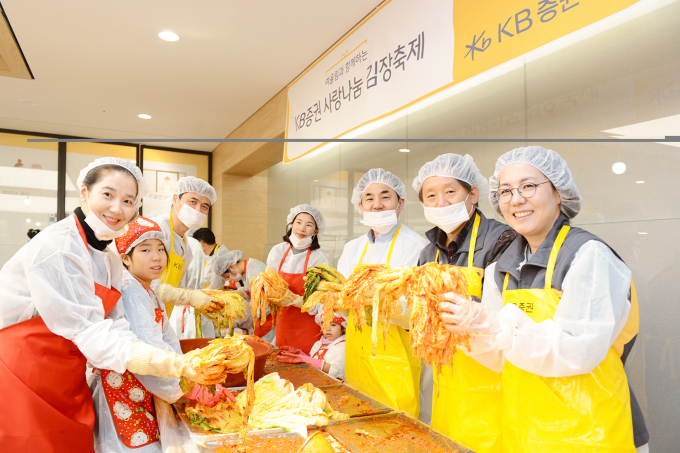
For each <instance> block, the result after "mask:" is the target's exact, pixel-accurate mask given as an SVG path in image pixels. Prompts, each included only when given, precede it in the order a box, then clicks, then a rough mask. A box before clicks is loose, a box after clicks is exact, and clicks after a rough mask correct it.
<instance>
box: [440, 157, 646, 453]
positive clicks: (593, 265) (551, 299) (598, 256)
mask: <svg viewBox="0 0 680 453" xmlns="http://www.w3.org/2000/svg"><path fill="white" fill-rule="evenodd" d="M489 183H490V186H491V193H490V197H489V198H490V200H491V202H492V204H493V205H494V207H495V208H496V210H497V211H498V212H499V213H500V214H501V215H502V216H503V218H504V219H505V220H506V221H507V222H508V224H509V225H510V226H511V227H513V229H514V230H515V231H517V233H518V236H517V238H516V239H515V240H514V241H513V242H512V243H511V244H510V246H509V247H508V248H507V249H506V251H505V252H504V253H503V256H501V258H500V259H499V260H498V261H497V262H495V263H493V264H491V265H490V266H489V267H487V269H486V271H485V273H486V278H485V279H484V288H483V295H482V303H481V304H478V303H475V302H473V301H471V300H470V299H467V298H463V297H459V296H456V295H454V294H452V293H448V294H444V295H441V296H440V298H441V300H442V301H443V302H442V303H441V304H440V309H441V314H440V317H441V319H442V322H443V323H444V324H445V325H446V326H447V327H448V328H449V329H450V330H452V331H454V332H457V333H468V334H473V335H472V337H471V339H470V346H471V351H470V355H471V356H472V357H474V358H475V359H476V360H477V361H478V362H480V363H482V364H484V365H486V366H487V367H489V368H490V369H493V370H495V371H501V370H502V372H503V377H502V382H503V451H509V452H526V451H568V450H569V451H571V450H574V451H579V452H598V453H599V452H623V451H626V452H635V451H636V447H637V448H638V451H648V448H647V446H646V444H647V442H648V440H649V435H648V433H647V430H646V427H645V423H644V419H643V418H642V413H641V411H640V408H639V406H638V404H637V401H636V400H635V396H634V395H633V393H632V392H631V390H630V387H629V385H628V381H627V378H626V373H625V371H624V364H625V361H626V358H627V356H628V354H629V353H630V350H631V348H632V346H633V342H634V341H635V338H636V336H637V332H638V326H639V314H638V304H637V295H636V293H635V286H634V285H633V284H632V279H631V271H630V269H628V267H627V266H626V264H625V263H624V262H623V260H621V258H620V257H619V256H618V255H617V254H616V252H614V251H613V250H612V249H611V248H610V247H609V246H608V245H607V244H606V243H605V242H604V241H603V240H602V239H600V238H598V237H597V236H595V235H593V234H591V233H589V232H587V231H585V230H582V229H580V228H577V227H573V226H571V225H570V223H571V222H570V220H571V219H572V218H574V217H575V216H576V215H577V214H578V212H579V211H580V209H581V195H580V194H579V191H578V189H577V187H576V183H575V181H574V179H573V177H572V174H571V171H570V170H569V167H568V166H567V163H566V162H565V161H564V159H562V158H561V157H560V155H559V154H557V153H556V152H555V151H552V150H549V149H546V148H543V147H540V146H529V147H526V148H517V149H514V150H512V151H510V152H508V153H506V154H504V155H502V156H501V157H500V158H499V159H498V161H497V162H496V170H495V172H494V175H493V176H492V177H491V178H490V180H489Z"/></svg>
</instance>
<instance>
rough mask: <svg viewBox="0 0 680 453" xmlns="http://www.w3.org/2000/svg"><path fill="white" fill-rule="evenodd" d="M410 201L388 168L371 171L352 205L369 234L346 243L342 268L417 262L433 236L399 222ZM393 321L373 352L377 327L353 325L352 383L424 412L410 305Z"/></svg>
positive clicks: (348, 357) (347, 271) (348, 355)
mask: <svg viewBox="0 0 680 453" xmlns="http://www.w3.org/2000/svg"><path fill="white" fill-rule="evenodd" d="M405 203H406V186H405V185H404V183H403V182H401V180H400V179H399V178H398V177H397V176H395V175H394V174H392V173H390V172H389V171H386V170H383V169H382V168H374V169H371V170H369V171H368V172H366V174H364V175H363V176H362V177H361V179H360V180H359V183H358V184H357V186H356V187H355V188H354V191H353V193H352V204H353V205H354V206H355V207H356V209H357V210H358V211H359V212H361V214H362V215H363V220H364V225H366V226H368V227H370V228H371V229H370V230H369V232H368V234H366V235H364V236H361V237H359V238H357V239H354V240H352V241H349V242H348V243H347V244H345V248H344V250H343V252H342V255H341V256H340V260H339V261H338V270H339V271H340V272H341V273H342V274H343V275H344V276H345V277H349V276H350V275H351V274H352V272H354V269H355V268H356V267H357V266H359V265H361V264H387V265H389V266H416V265H417V264H418V257H419V256H420V252H421V250H422V249H423V247H425V246H426V245H427V240H426V239H424V238H423V237H422V236H420V235H419V234H418V233H416V232H414V231H413V230H411V229H410V228H408V227H407V226H406V225H403V224H402V223H401V222H400V221H399V217H400V216H401V214H402V212H403V210H404V205H405ZM402 305H403V307H402V310H401V313H399V314H398V315H397V317H395V318H393V319H392V322H391V325H390V328H389V332H388V336H387V340H386V344H385V348H384V349H383V345H382V344H379V345H378V350H379V353H378V354H377V355H376V356H373V355H372V353H371V350H372V346H371V345H372V340H371V329H363V331H362V332H359V331H357V330H355V328H354V325H353V321H354V320H353V319H350V325H348V328H347V346H346V349H345V373H346V376H347V382H349V383H350V384H352V385H353V386H355V387H356V388H357V389H359V390H361V391H362V392H364V393H366V394H368V395H370V396H372V397H373V398H376V399H378V400H380V401H382V402H384V403H386V404H389V405H390V406H392V407H394V408H395V409H399V410H404V411H406V412H408V413H410V414H411V415H413V416H418V412H419V399H418V382H419V379H420V363H419V362H418V361H417V360H415V359H414V358H413V355H412V354H411V348H410V345H409V339H408V332H406V330H405V329H408V325H409V318H410V309H406V308H405V304H402Z"/></svg>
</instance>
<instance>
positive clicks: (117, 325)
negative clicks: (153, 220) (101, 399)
mask: <svg viewBox="0 0 680 453" xmlns="http://www.w3.org/2000/svg"><path fill="white" fill-rule="evenodd" d="M77 186H78V187H79V188H80V195H81V199H82V205H81V207H79V208H76V209H75V212H74V215H72V216H69V217H67V218H65V219H63V220H61V221H59V222H57V223H56V224H54V225H51V226H49V227H47V228H45V229H44V230H43V231H42V232H41V233H40V234H39V235H38V236H36V237H35V238H33V239H32V240H31V241H30V242H29V243H28V244H26V245H25V246H24V247H22V248H21V249H20V250H19V251H18V252H17V253H16V254H15V255H14V256H13V257H12V258H11V259H10V260H9V261H8V262H7V263H6V264H5V265H4V266H3V268H2V270H1V271H0V385H1V386H2V388H3V389H5V394H4V403H5V405H6V407H7V408H11V409H6V410H2V411H0V445H2V449H3V451H51V452H52V451H54V452H71V451H78V452H92V451H94V450H93V442H92V432H93V429H94V420H95V414H94V408H93V405H92V395H91V394H90V389H89V388H88V386H87V382H86V379H85V370H86V363H88V362H89V363H90V364H91V365H93V366H94V367H97V368H100V369H112V370H114V371H116V372H118V373H123V372H124V371H125V370H126V368H127V369H128V370H130V371H132V372H134V373H138V374H151V375H155V376H164V377H180V375H182V374H184V375H185V376H187V377H189V378H191V376H195V374H194V373H193V370H192V369H190V368H188V367H186V366H185V365H184V361H183V358H182V356H179V355H178V354H176V353H175V352H170V351H165V350H162V349H159V348H156V347H153V346H151V345H149V344H146V343H144V342H142V341H139V340H138V339H137V337H136V336H135V335H134V334H133V333H132V332H131V331H130V325H129V323H128V322H127V321H126V320H125V318H124V316H123V308H122V304H118V303H117V302H118V300H119V298H120V288H121V276H122V272H123V265H122V263H121V260H120V257H119V256H118V255H116V254H115V253H114V251H113V250H112V249H111V248H109V247H107V245H109V244H110V243H111V242H112V240H113V239H114V238H115V237H116V236H119V235H121V234H122V233H123V232H124V231H125V228H124V227H125V226H126V225H127V223H128V222H129V221H130V220H131V219H132V218H133V217H134V216H135V215H136V212H137V209H138V208H139V206H141V201H142V197H144V196H145V195H146V193H147V191H148V186H147V185H146V182H145V181H144V178H143V177H142V172H141V171H140V170H139V168H137V167H136V166H135V165H134V164H131V163H130V162H129V161H126V160H123V159H117V158H112V157H105V158H100V159H97V160H95V161H94V162H93V163H91V164H90V165H88V166H87V167H86V168H84V169H83V170H82V171H81V172H80V175H79V176H78V179H77ZM18 421H19V422H18Z"/></svg>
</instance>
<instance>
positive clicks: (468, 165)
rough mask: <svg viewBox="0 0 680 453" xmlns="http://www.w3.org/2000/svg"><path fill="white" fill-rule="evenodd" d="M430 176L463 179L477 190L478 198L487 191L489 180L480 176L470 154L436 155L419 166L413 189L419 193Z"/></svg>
mask: <svg viewBox="0 0 680 453" xmlns="http://www.w3.org/2000/svg"><path fill="white" fill-rule="evenodd" d="M432 176H444V177H446V178H453V179H457V180H458V181H463V182H465V183H466V184H469V185H470V186H472V187H476V188H477V189H478V190H479V195H480V198H481V197H482V195H486V194H487V193H488V192H489V181H487V179H486V178H485V177H484V176H482V173H481V172H480V171H479V169H478V168H477V165H476V164H475V162H474V161H473V160H472V156H470V155H469V154H466V155H464V156H461V155H460V154H453V153H447V154H442V155H440V156H437V157H436V158H435V159H434V160H431V161H430V162H428V163H426V164H425V165H423V166H422V167H420V171H419V172H418V176H416V177H415V178H414V179H413V190H415V191H416V192H417V193H420V189H422V188H423V183H424V182H425V180H426V179H427V178H430V177H432Z"/></svg>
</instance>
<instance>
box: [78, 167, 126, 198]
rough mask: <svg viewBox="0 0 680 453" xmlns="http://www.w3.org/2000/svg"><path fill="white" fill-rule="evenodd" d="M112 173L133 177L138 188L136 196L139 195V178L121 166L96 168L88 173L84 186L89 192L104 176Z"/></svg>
mask: <svg viewBox="0 0 680 453" xmlns="http://www.w3.org/2000/svg"><path fill="white" fill-rule="evenodd" d="M112 172H118V173H123V174H128V175H130V176H131V177H132V179H134V180H135V185H136V186H137V193H136V194H135V197H136V196H137V194H138V193H139V184H138V183H137V178H135V175H133V174H132V172H130V170H128V169H127V168H125V167H121V166H120V165H113V164H106V165H100V166H98V167H94V168H93V169H92V170H90V171H89V172H87V175H85V178H83V184H84V185H85V187H87V190H91V189H92V186H94V185H95V184H97V183H98V182H99V181H101V180H102V179H103V178H104V176H106V175H107V174H109V173H112Z"/></svg>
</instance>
